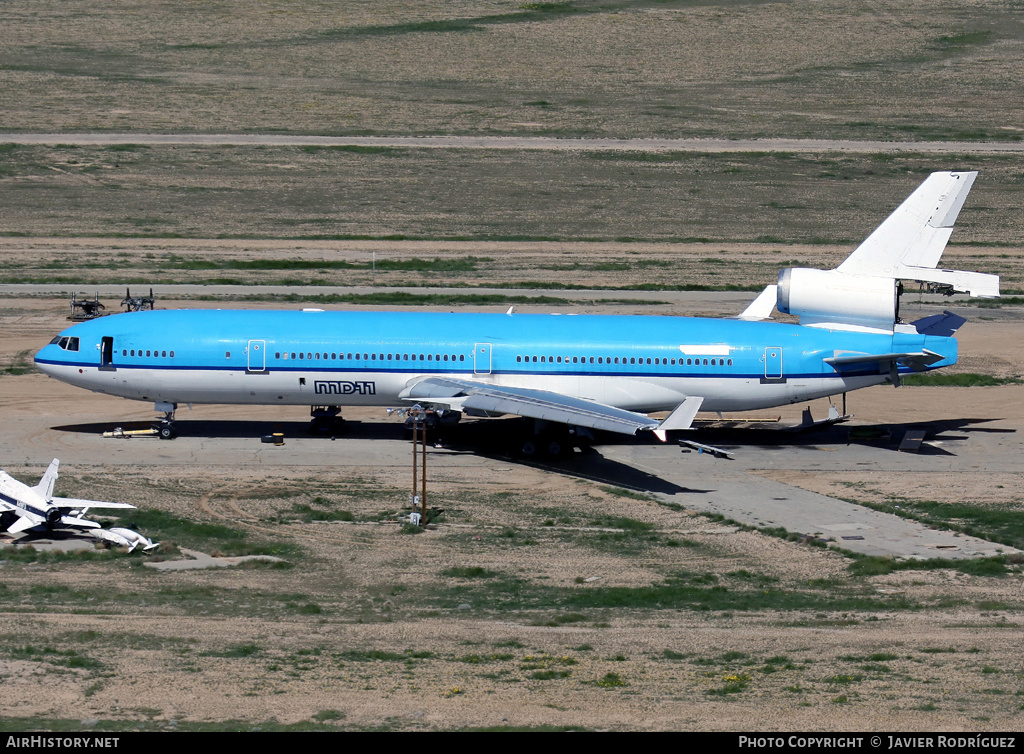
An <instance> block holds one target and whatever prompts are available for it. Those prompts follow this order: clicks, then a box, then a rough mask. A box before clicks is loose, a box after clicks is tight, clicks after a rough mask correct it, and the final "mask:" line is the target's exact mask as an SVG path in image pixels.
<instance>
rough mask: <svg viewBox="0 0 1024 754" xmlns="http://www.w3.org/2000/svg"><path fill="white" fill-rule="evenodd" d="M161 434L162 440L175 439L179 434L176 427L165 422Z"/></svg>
mask: <svg viewBox="0 0 1024 754" xmlns="http://www.w3.org/2000/svg"><path fill="white" fill-rule="evenodd" d="M159 434H160V439H161V440H173V439H174V438H175V437H177V436H178V433H177V431H176V430H175V429H174V427H172V426H170V425H169V424H165V425H163V426H162V427H160V432H159Z"/></svg>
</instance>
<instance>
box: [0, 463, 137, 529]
mask: <svg viewBox="0 0 1024 754" xmlns="http://www.w3.org/2000/svg"><path fill="white" fill-rule="evenodd" d="M59 466H60V461H58V460H57V459H56V458H54V459H53V462H52V463H51V464H50V467H49V468H48V469H47V470H46V473H45V474H43V478H42V479H40V480H39V484H37V485H36V486H35V487H29V486H28V485H27V484H23V483H22V482H19V481H18V480H17V479H15V478H14V477H12V476H11V475H10V474H8V473H7V472H6V471H3V470H0V531H6V532H8V533H9V534H17V533H19V532H23V531H29V530H31V529H38V530H50V529H99V528H100V525H99V524H98V523H96V522H95V521H89V520H88V519H86V518H84V516H85V514H86V513H88V512H89V509H91V508H121V509H124V508H135V506H134V505H129V504H128V503H108V502H103V501H101V500H77V499H75V498H70V497H54V496H53V485H54V484H55V483H56V482H57V468H58V467H59Z"/></svg>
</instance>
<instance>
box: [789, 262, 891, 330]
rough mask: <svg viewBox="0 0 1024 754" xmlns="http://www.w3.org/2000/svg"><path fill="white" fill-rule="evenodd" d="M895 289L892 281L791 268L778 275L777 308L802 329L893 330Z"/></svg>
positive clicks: (837, 272)
mask: <svg viewBox="0 0 1024 754" xmlns="http://www.w3.org/2000/svg"><path fill="white" fill-rule="evenodd" d="M897 299H898V287H897V283H896V281H895V280H893V279H892V278H883V277H870V276H867V275H851V274H849V273H843V272H839V271H837V270H812V269H807V268H803V267H790V268H788V269H785V270H783V271H782V272H780V273H779V290H778V302H777V304H776V305H777V307H778V309H779V311H780V312H783V313H784V314H793V315H796V316H798V317H799V318H800V324H802V325H815V324H822V325H824V324H837V325H855V326H859V327H869V328H875V329H881V330H892V328H893V325H894V324H895V323H896V311H897V306H898V300H897Z"/></svg>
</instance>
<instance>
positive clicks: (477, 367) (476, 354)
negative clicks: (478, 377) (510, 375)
mask: <svg viewBox="0 0 1024 754" xmlns="http://www.w3.org/2000/svg"><path fill="white" fill-rule="evenodd" d="M490 373H491V344H490V343H477V344H475V345H474V346H473V374H490Z"/></svg>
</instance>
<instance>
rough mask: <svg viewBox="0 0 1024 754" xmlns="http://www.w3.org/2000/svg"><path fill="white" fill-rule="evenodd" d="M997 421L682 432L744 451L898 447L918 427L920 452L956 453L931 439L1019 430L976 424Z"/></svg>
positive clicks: (945, 421) (751, 428) (949, 454)
mask: <svg viewBox="0 0 1024 754" xmlns="http://www.w3.org/2000/svg"><path fill="white" fill-rule="evenodd" d="M993 421H999V419H973V418H956V419H935V420H932V421H927V422H894V423H891V424H869V425H864V424H856V425H852V424H832V425H822V426H819V427H809V428H806V429H800V428H787V427H771V428H764V427H750V426H744V427H720V426H709V427H702V428H700V429H698V430H695V431H693V432H689V433H681V434H680V436H682V437H685V438H686V439H691V440H697V441H698V442H702V443H704V444H706V445H714V446H716V447H720V448H723V449H725V450H730V451H737V452H742V449H743V448H744V447H761V448H778V447H787V448H794V449H798V450H814V449H815V448H821V447H830V446H845V445H867V446H869V447H874V448H880V449H889V450H893V451H896V450H897V449H898V448H899V446H900V443H901V442H902V441H903V438H904V437H905V436H906V434H907V433H908V432H910V431H913V430H918V431H923V432H924V440H923V443H922V445H921V447H920V448H919V449H918V450H917V451H916V453H917V455H923V456H955V455H956V453H953V452H951V451H950V450H948V449H946V448H943V447H938V446H936V445H932V444H930V443H932V442H952V441H958V440H967V439H969V438H970V433H972V432H985V433H1015V432H1016V430H1015V429H1006V428H1000V427H979V426H975V425H978V424H986V423H988V422H993ZM670 439H671V435H670Z"/></svg>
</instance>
